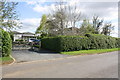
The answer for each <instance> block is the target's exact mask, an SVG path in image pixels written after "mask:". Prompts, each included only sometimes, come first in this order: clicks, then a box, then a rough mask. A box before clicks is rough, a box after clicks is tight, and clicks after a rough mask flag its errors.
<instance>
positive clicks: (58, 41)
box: [41, 36, 90, 52]
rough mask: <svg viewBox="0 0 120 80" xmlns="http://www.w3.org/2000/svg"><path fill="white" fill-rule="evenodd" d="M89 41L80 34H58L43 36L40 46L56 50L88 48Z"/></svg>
mask: <svg viewBox="0 0 120 80" xmlns="http://www.w3.org/2000/svg"><path fill="white" fill-rule="evenodd" d="M89 45H90V41H89V40H88V38H87V37H81V36H60V37H52V38H50V37H49V38H43V39H42V40H41V47H42V48H45V49H49V50H53V51H57V52H61V51H76V50H83V49H89Z"/></svg>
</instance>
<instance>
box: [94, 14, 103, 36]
mask: <svg viewBox="0 0 120 80" xmlns="http://www.w3.org/2000/svg"><path fill="white" fill-rule="evenodd" d="M92 21H93V28H94V29H95V34H100V27H101V26H102V24H103V19H102V20H100V19H99V17H98V16H93V20H92Z"/></svg>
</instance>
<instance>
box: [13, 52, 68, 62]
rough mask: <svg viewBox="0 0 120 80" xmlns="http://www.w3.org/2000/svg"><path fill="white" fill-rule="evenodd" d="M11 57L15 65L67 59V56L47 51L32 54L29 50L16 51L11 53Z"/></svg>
mask: <svg viewBox="0 0 120 80" xmlns="http://www.w3.org/2000/svg"><path fill="white" fill-rule="evenodd" d="M12 56H13V57H14V58H15V60H16V63H21V62H28V61H36V60H50V59H56V58H63V57H68V56H69V55H63V54H59V53H54V52H50V51H47V50H41V51H39V52H33V51H29V50H17V51H12Z"/></svg>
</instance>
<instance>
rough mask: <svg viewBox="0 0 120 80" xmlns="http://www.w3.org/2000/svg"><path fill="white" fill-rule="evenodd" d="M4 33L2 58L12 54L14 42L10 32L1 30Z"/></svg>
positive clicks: (2, 36) (2, 37)
mask: <svg viewBox="0 0 120 80" xmlns="http://www.w3.org/2000/svg"><path fill="white" fill-rule="evenodd" d="M0 31H2V34H1V39H2V57H7V56H9V55H10V53H11V49H12V40H11V37H10V35H9V33H8V32H6V31H4V30H3V29H0Z"/></svg>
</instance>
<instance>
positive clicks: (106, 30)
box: [101, 23, 114, 36]
mask: <svg viewBox="0 0 120 80" xmlns="http://www.w3.org/2000/svg"><path fill="white" fill-rule="evenodd" d="M112 30H114V26H113V25H112V24H111V23H105V25H104V27H103V28H102V32H101V34H104V35H108V36H110V33H111V32H112Z"/></svg>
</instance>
